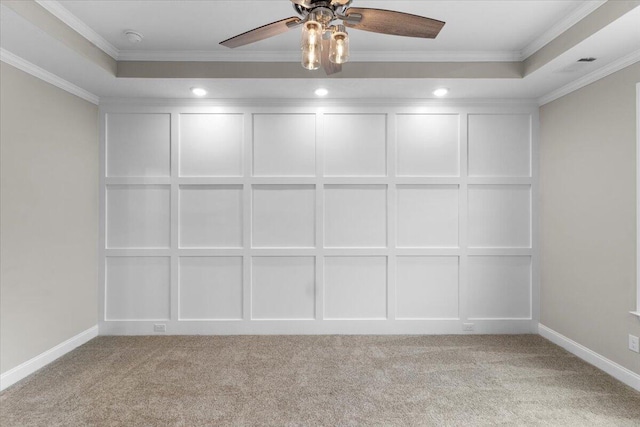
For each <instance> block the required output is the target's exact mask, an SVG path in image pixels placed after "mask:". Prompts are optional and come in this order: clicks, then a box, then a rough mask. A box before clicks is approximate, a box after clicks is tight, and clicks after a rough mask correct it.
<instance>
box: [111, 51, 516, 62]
mask: <svg viewBox="0 0 640 427" xmlns="http://www.w3.org/2000/svg"><path fill="white" fill-rule="evenodd" d="M118 60H120V61H169V62H181V61H184V62H209V61H211V62H298V61H299V60H300V53H299V52H298V51H297V50H292V51H289V52H280V51H266V52H257V51H243V52H238V51H230V50H229V51H227V50H225V51H198V50H155V51H151V50H120V51H119V54H118ZM519 60H520V52H512V51H478V52H473V51H469V52H438V51H435V52H425V51H417V52H380V51H370V52H363V51H359V52H352V54H351V57H350V58H349V61H350V62H515V61H519Z"/></svg>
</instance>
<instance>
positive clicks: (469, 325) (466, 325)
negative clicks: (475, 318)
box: [462, 323, 475, 332]
mask: <svg viewBox="0 0 640 427" xmlns="http://www.w3.org/2000/svg"><path fill="white" fill-rule="evenodd" d="M474 325H475V324H474V323H463V324H462V330H463V331H465V332H473V327H474Z"/></svg>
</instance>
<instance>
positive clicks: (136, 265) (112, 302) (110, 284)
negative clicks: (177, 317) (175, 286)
mask: <svg viewBox="0 0 640 427" xmlns="http://www.w3.org/2000/svg"><path fill="white" fill-rule="evenodd" d="M170 270H171V266H170V262H169V257H107V259H106V281H105V283H106V318H107V319H108V320H162V319H169V317H170V315H171V313H170V302H169V301H170V280H171V271H170Z"/></svg>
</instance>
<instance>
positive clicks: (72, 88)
mask: <svg viewBox="0 0 640 427" xmlns="http://www.w3.org/2000/svg"><path fill="white" fill-rule="evenodd" d="M0 61H2V62H4V63H6V64H9V65H11V66H14V67H16V68H18V69H20V70H22V71H24V72H25V73H28V74H31V75H32V76H34V77H36V78H39V79H40V80H43V81H45V82H47V83H49V84H52V85H54V86H56V87H58V88H60V89H62V90H64V91H67V92H69V93H71V94H73V95H75V96H77V97H80V98H82V99H84V100H85V101H89V102H91V103H92V104H96V105H98V104H99V102H100V98H99V97H98V96H97V95H94V94H93V93H91V92H88V91H86V90H84V89H82V88H81V87H78V86H76V85H74V84H73V83H70V82H68V81H66V80H64V79H63V78H61V77H58V76H56V75H55V74H53V73H50V72H49V71H47V70H44V69H42V68H40V67H38V66H37V65H35V64H32V63H31V62H29V61H27V60H25V59H22V58H20V57H19V56H17V55H14V54H13V53H11V52H9V51H8V50H6V49H4V48H0Z"/></svg>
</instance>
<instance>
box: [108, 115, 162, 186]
mask: <svg viewBox="0 0 640 427" xmlns="http://www.w3.org/2000/svg"><path fill="white" fill-rule="evenodd" d="M106 127H107V132H106V150H107V159H106V161H107V176H109V177H154V176H169V175H170V174H171V172H170V170H171V166H170V153H171V143H170V142H171V115H170V114H108V115H107V119H106Z"/></svg>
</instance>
